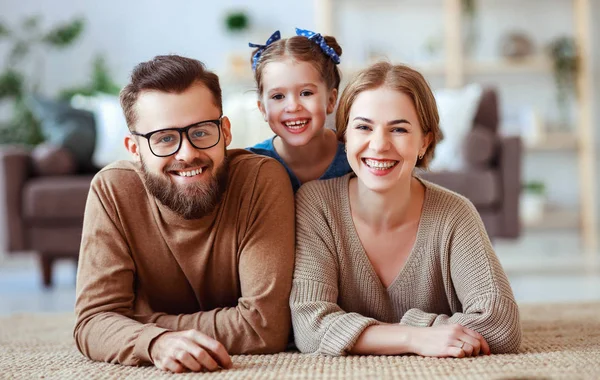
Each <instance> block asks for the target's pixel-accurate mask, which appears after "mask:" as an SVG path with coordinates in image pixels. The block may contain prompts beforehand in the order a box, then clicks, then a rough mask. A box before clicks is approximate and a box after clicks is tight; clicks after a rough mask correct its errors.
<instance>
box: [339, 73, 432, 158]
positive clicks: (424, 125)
mask: <svg viewBox="0 0 600 380" xmlns="http://www.w3.org/2000/svg"><path fill="white" fill-rule="evenodd" d="M380 87H386V88H389V89H392V90H395V91H398V92H402V93H404V94H406V95H408V96H409V97H410V98H411V99H412V101H413V104H414V106H415V109H416V111H417V117H418V118H419V123H420V124H421V130H422V132H423V135H427V133H430V132H431V137H432V138H431V143H430V144H429V146H428V147H427V151H426V152H425V154H424V155H423V158H422V159H418V160H417V164H416V166H417V167H419V168H427V166H428V165H429V162H430V161H431V159H432V158H433V153H434V151H435V146H436V145H437V143H438V142H440V141H441V140H442V138H443V135H442V131H441V130H440V125H439V124H440V117H439V115H438V110H437V105H436V102H435V97H434V96H433V92H432V91H431V88H430V87H429V85H428V84H427V81H426V80H425V78H423V75H421V74H420V73H419V72H418V71H416V70H413V69H411V68H410V67H408V66H404V65H392V64H390V63H388V62H378V63H375V64H373V65H371V66H369V67H367V68H366V69H364V70H362V71H361V72H359V73H358V74H356V76H354V78H352V79H351V80H350V82H349V83H348V85H347V86H346V88H345V89H344V92H343V93H342V96H341V98H340V103H339V105H338V109H337V114H336V119H335V121H336V123H335V124H336V129H337V138H338V140H339V141H342V142H344V141H345V140H346V128H347V127H348V118H349V117H350V108H352V104H354V101H355V100H356V97H357V96H358V94H360V93H361V92H363V91H368V90H374V89H377V88H380Z"/></svg>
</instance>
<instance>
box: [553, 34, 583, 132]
mask: <svg viewBox="0 0 600 380" xmlns="http://www.w3.org/2000/svg"><path fill="white" fill-rule="evenodd" d="M547 53H548V55H549V57H550V60H551V62H552V71H553V73H554V82H555V84H556V102H557V105H558V111H559V122H560V124H561V125H562V126H568V125H569V124H570V123H571V112H570V108H571V99H572V98H573V96H575V95H576V94H577V91H576V88H577V85H576V84H577V75H578V74H579V52H578V48H577V44H576V42H575V40H574V39H573V38H572V37H559V38H557V39H555V40H554V41H552V42H551V43H550V44H549V45H548V47H547Z"/></svg>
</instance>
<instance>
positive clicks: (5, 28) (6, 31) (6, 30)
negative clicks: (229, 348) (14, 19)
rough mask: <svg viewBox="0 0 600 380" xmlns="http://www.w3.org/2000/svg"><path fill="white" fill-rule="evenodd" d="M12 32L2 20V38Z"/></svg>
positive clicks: (0, 30)
mask: <svg viewBox="0 0 600 380" xmlns="http://www.w3.org/2000/svg"><path fill="white" fill-rule="evenodd" d="M10 34H11V33H10V29H8V27H7V26H6V25H5V24H4V23H3V22H0V38H3V37H8V36H10Z"/></svg>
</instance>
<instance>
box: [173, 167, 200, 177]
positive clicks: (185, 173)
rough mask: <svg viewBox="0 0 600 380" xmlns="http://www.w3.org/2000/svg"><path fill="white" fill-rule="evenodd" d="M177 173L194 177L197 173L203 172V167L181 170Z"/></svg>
mask: <svg viewBox="0 0 600 380" xmlns="http://www.w3.org/2000/svg"><path fill="white" fill-rule="evenodd" d="M176 173H177V174H178V175H180V176H182V177H193V176H195V175H198V174H200V173H202V168H200V169H196V170H188V171H180V172H176Z"/></svg>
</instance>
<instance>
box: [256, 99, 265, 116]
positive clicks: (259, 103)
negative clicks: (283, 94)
mask: <svg viewBox="0 0 600 380" xmlns="http://www.w3.org/2000/svg"><path fill="white" fill-rule="evenodd" d="M256 106H257V107H258V109H259V111H260V113H261V114H262V115H263V120H264V121H267V111H266V110H265V105H264V104H263V102H262V101H260V100H257V101H256Z"/></svg>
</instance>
